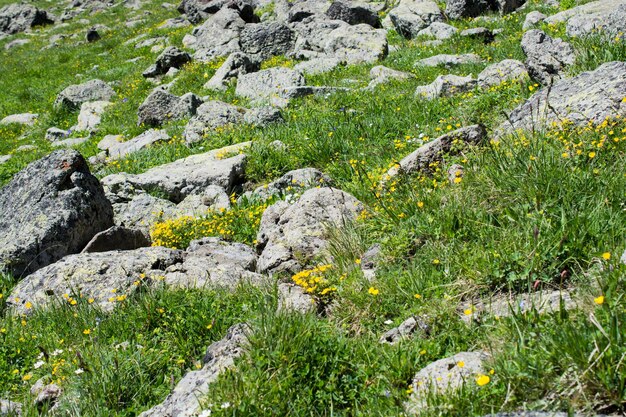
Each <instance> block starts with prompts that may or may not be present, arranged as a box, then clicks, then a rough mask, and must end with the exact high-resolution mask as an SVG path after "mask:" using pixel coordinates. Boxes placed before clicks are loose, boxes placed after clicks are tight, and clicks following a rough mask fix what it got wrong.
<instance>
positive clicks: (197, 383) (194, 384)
mask: <svg viewBox="0 0 626 417" xmlns="http://www.w3.org/2000/svg"><path fill="white" fill-rule="evenodd" d="M250 334H251V329H250V327H249V326H248V325H246V324H237V325H235V326H233V327H231V328H230V329H228V333H227V334H226V336H225V337H224V338H223V339H221V340H219V341H217V342H215V343H213V344H212V345H211V346H209V348H208V349H207V352H206V355H205V357H204V366H203V367H202V369H200V370H198V371H191V372H188V373H187V374H186V375H185V376H184V377H183V379H181V381H180V382H179V383H178V384H177V385H176V387H175V388H174V390H173V391H172V393H171V394H169V395H168V396H167V398H166V399H165V401H163V402H162V403H161V404H159V405H157V406H155V407H153V408H151V409H150V410H148V411H145V412H143V413H141V414H140V415H139V417H163V416H176V417H192V416H196V415H198V414H199V413H200V412H201V410H202V408H201V405H200V399H202V398H203V397H205V396H206V395H207V393H208V392H209V385H210V384H211V383H213V382H215V381H216V380H217V378H218V376H219V375H221V374H222V373H223V372H224V371H226V370H227V369H230V368H233V367H234V365H235V359H237V358H238V357H239V356H241V355H242V354H243V353H244V349H245V347H246V346H247V344H248V336H249V335H250Z"/></svg>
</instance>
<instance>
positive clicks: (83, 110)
mask: <svg viewBox="0 0 626 417" xmlns="http://www.w3.org/2000/svg"><path fill="white" fill-rule="evenodd" d="M110 105H111V102H110V101H90V102H87V103H83V104H82V105H81V106H80V113H79V114H78V124H77V125H76V126H75V127H74V128H73V129H74V130H77V131H86V132H95V131H96V130H97V128H98V125H100V122H101V121H102V115H103V114H104V112H105V111H106V108H107V107H108V106H110Z"/></svg>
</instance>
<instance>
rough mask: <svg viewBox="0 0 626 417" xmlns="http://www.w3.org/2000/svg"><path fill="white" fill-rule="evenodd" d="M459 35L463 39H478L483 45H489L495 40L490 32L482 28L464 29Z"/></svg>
mask: <svg viewBox="0 0 626 417" xmlns="http://www.w3.org/2000/svg"><path fill="white" fill-rule="evenodd" d="M459 35H460V36H462V37H464V38H470V39H480V40H481V41H483V43H491V42H493V41H494V39H495V38H496V35H494V33H493V32H492V31H491V30H489V29H487V28H483V27H478V28H471V29H465V30H463V31H461V33H459Z"/></svg>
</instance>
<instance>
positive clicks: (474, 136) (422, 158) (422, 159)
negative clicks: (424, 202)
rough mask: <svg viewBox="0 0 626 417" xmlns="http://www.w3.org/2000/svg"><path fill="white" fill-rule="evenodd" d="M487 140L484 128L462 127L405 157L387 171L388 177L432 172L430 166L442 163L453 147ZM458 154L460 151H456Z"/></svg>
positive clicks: (476, 143)
mask: <svg viewBox="0 0 626 417" xmlns="http://www.w3.org/2000/svg"><path fill="white" fill-rule="evenodd" d="M486 138H487V131H486V130H485V128H484V126H481V125H472V126H467V127H462V128H461V129H457V130H454V131H452V132H450V133H446V134H445V135H442V136H439V137H438V138H437V139H435V140H433V141H431V142H428V143H426V144H425V145H422V146H421V147H419V148H418V149H417V150H416V151H414V152H412V153H410V154H409V155H407V156H406V157H404V158H403V159H402V160H401V161H400V163H399V166H396V167H393V168H391V169H390V170H389V171H387V176H388V177H394V176H396V175H398V173H400V172H401V173H404V174H412V173H415V172H425V173H429V172H430V164H432V163H433V162H436V161H440V160H441V159H442V156H443V154H444V153H449V152H451V151H453V146H458V145H459V144H460V143H461V144H464V145H479V144H480V143H482V142H484V141H485V140H486ZM456 152H458V150H457V151H456Z"/></svg>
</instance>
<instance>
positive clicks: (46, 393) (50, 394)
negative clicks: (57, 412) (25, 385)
mask: <svg viewBox="0 0 626 417" xmlns="http://www.w3.org/2000/svg"><path fill="white" fill-rule="evenodd" d="M30 393H31V395H33V396H35V401H34V402H35V406H36V407H37V408H38V409H42V408H43V407H46V409H48V410H49V409H51V408H52V407H53V406H54V405H55V404H56V403H57V401H58V400H59V398H61V395H63V388H61V387H60V386H58V385H57V384H48V385H44V384H43V382H42V381H41V380H39V381H37V382H36V383H35V385H33V387H32V388H31V390H30Z"/></svg>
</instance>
